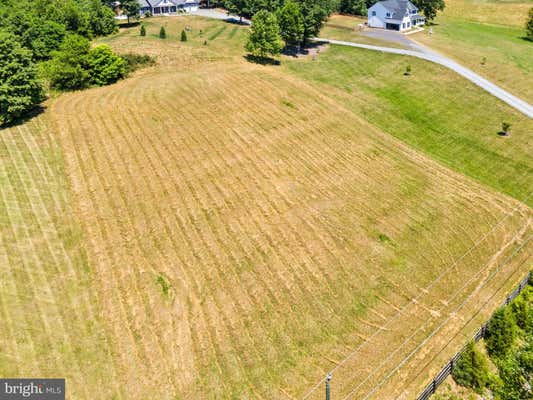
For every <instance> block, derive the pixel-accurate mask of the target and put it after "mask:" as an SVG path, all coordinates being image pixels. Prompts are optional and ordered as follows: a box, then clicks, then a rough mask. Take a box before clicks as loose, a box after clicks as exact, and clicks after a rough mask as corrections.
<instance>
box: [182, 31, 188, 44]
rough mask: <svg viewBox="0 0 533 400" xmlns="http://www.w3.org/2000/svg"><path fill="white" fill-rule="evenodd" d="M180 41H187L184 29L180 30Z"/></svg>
mask: <svg viewBox="0 0 533 400" xmlns="http://www.w3.org/2000/svg"><path fill="white" fill-rule="evenodd" d="M181 41H182V42H186V41H187V32H185V30H183V31H181Z"/></svg>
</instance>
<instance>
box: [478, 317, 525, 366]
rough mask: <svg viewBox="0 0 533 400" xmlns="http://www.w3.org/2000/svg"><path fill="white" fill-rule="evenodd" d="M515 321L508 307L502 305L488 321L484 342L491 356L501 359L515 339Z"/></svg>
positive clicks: (510, 348)
mask: <svg viewBox="0 0 533 400" xmlns="http://www.w3.org/2000/svg"><path fill="white" fill-rule="evenodd" d="M516 334H517V332H516V321H515V319H514V316H513V314H512V312H511V309H510V308H509V307H502V308H500V309H499V310H498V311H496V312H495V313H494V315H493V316H492V318H491V319H490V321H489V326H488V330H487V335H486V337H485V344H486V346H487V351H488V352H489V355H490V356H491V357H496V358H500V359H503V358H505V356H506V355H507V354H508V353H509V351H510V350H512V348H513V346H514V344H515V340H516Z"/></svg>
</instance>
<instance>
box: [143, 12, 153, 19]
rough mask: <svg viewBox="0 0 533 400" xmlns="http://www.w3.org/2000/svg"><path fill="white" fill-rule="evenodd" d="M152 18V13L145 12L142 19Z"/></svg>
mask: <svg viewBox="0 0 533 400" xmlns="http://www.w3.org/2000/svg"><path fill="white" fill-rule="evenodd" d="M151 16H152V13H151V12H150V11H146V12H145V13H144V18H150V17H151Z"/></svg>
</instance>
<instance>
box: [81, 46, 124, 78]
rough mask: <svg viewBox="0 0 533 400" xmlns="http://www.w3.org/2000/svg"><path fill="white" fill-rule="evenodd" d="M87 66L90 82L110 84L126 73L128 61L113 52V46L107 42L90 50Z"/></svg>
mask: <svg viewBox="0 0 533 400" xmlns="http://www.w3.org/2000/svg"><path fill="white" fill-rule="evenodd" d="M87 67H88V70H89V78H90V82H91V84H93V85H98V86H104V85H109V84H110V83H114V82H116V81H118V80H119V79H120V78H122V77H124V75H126V61H125V60H124V59H123V58H122V57H119V56H117V55H116V54H115V53H113V50H111V47H109V46H107V45H105V44H102V45H99V46H96V47H94V48H92V49H91V50H90V51H89V54H88V55H87Z"/></svg>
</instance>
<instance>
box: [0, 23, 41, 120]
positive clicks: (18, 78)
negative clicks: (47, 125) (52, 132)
mask: <svg viewBox="0 0 533 400" xmlns="http://www.w3.org/2000/svg"><path fill="white" fill-rule="evenodd" d="M43 98H44V95H43V89H42V86H41V82H40V81H39V80H38V79H37V69H36V66H35V64H34V63H33V61H32V56H31V52H30V51H29V50H27V49H24V48H22V47H21V46H20V44H19V43H18V41H17V37H16V36H15V35H13V34H10V33H6V32H1V31H0V125H3V124H5V123H8V122H11V121H13V120H15V119H16V118H19V117H21V116H22V115H23V114H24V113H25V112H27V111H28V110H30V109H32V108H33V107H34V106H35V105H37V104H38V103H39V102H41V101H42V100H43Z"/></svg>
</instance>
